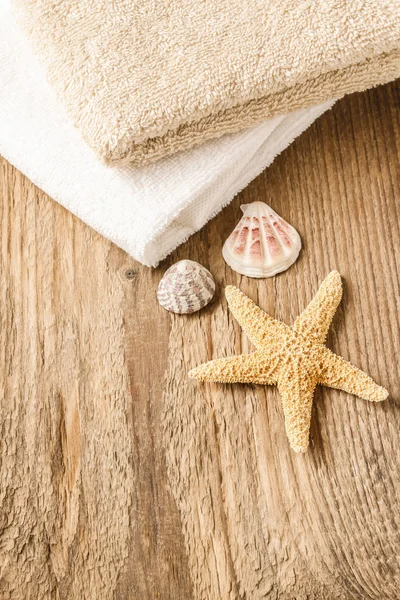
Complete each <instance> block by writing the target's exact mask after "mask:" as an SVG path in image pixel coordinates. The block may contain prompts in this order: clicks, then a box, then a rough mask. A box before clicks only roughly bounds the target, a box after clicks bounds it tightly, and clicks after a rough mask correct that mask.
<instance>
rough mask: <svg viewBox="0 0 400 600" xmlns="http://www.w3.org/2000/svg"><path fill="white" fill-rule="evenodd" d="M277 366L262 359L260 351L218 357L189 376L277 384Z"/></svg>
mask: <svg viewBox="0 0 400 600" xmlns="http://www.w3.org/2000/svg"><path fill="white" fill-rule="evenodd" d="M275 375H276V366H274V365H273V364H271V363H269V362H268V361H266V360H265V358H264V357H262V358H261V359H260V357H259V355H258V352H253V353H252V354H240V355H239V356H230V357H229V358H217V359H216V360H211V361H210V362H207V363H204V364H202V365H200V366H198V367H195V368H194V369H192V370H191V371H189V377H192V378H193V379H197V380H198V381H213V382H216V383H259V384H263V385H274V384H276V377H275Z"/></svg>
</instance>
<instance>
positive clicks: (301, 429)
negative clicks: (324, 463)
mask: <svg viewBox="0 0 400 600" xmlns="http://www.w3.org/2000/svg"><path fill="white" fill-rule="evenodd" d="M225 294H226V298H227V300H228V305H229V308H230V310H231V311H232V313H233V315H234V316H235V318H236V319H237V321H238V322H239V324H240V325H241V327H242V329H243V330H244V331H245V333H246V334H247V336H248V337H249V339H250V341H251V342H252V343H253V344H254V346H255V347H256V349H257V350H256V351H255V352H253V353H251V354H241V355H239V356H231V357H229V358H220V359H217V360H212V361H210V362H208V363H205V364H202V365H200V366H199V367H196V368H194V369H192V370H191V371H190V372H189V376H190V377H192V378H194V379H197V380H199V381H213V382H220V383H239V382H241V383H257V384H263V385H277V386H278V389H279V392H280V394H281V396H282V403H283V411H284V415H285V427H286V433H287V435H288V438H289V442H290V445H291V447H292V448H293V450H294V451H295V452H305V451H306V450H307V447H308V443H309V431H310V422H311V408H312V401H313V396H314V390H315V387H316V386H317V385H318V384H320V385H324V386H328V387H331V388H336V389H341V390H344V391H346V392H349V393H350V394H355V395H356V396H359V397H360V398H363V399H364V400H371V401H373V402H380V401H382V400H386V398H387V397H388V392H387V391H386V390H385V389H384V388H383V387H380V386H379V385H377V384H376V383H375V382H374V381H373V380H372V379H371V377H369V376H368V375H367V374H366V373H364V372H363V371H360V370H359V369H357V368H356V367H353V366H352V365H351V364H350V363H348V362H347V361H345V360H344V359H343V358H341V357H340V356H337V355H336V354H334V353H333V352H331V351H330V350H329V349H328V348H327V347H326V346H325V340H326V336H327V333H328V329H329V326H330V324H331V322H332V319H333V316H334V314H335V312H336V309H337V307H338V304H339V302H340V300H341V297H342V283H341V278H340V275H339V273H338V272H337V271H332V272H331V273H330V274H329V275H328V277H327V278H326V279H325V280H324V282H323V283H322V285H321V287H320V288H319V290H318V292H317V294H316V296H315V297H314V299H313V300H312V301H311V302H310V304H309V305H308V306H307V308H306V309H305V310H304V311H303V313H302V314H301V315H300V316H299V317H297V319H296V320H295V322H294V325H293V326H292V327H289V326H288V325H285V323H282V322H280V321H276V320H275V319H273V318H272V317H270V316H269V315H267V314H266V313H265V312H264V311H262V310H261V309H260V308H259V307H258V306H257V305H256V304H254V302H253V301H252V300H250V298H248V296H246V295H245V294H243V293H242V292H241V291H240V290H239V289H238V288H236V287H234V286H231V285H230V286H228V287H227V288H226V290H225Z"/></svg>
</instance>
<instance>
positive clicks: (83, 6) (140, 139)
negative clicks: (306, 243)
mask: <svg viewBox="0 0 400 600" xmlns="http://www.w3.org/2000/svg"><path fill="white" fill-rule="evenodd" d="M13 2H14V5H15V11H16V15H17V16H18V19H19V21H20V23H21V25H22V27H23V29H24V30H25V31H26V32H27V33H28V35H29V37H30V38H31V40H32V41H33V43H34V46H35V48H36V52H37V53H38V55H39V57H40V59H41V60H42V62H43V63H44V64H45V66H46V70H47V73H48V77H49V80H50V82H51V83H52V84H53V85H54V87H55V89H56V91H57V94H58V96H59V97H60V98H62V100H63V101H64V103H65V105H66V107H67V110H68V112H69V114H70V115H71V116H72V119H73V121H74V123H75V124H76V125H77V126H78V127H79V129H80V130H81V132H82V134H83V137H84V138H85V139H86V140H87V142H88V143H89V145H90V146H91V147H92V148H93V149H94V150H95V152H96V153H97V154H98V155H99V156H100V157H101V158H103V159H105V160H106V161H116V162H120V163H121V162H130V161H133V162H136V163H144V162H148V161H150V160H154V159H158V158H160V157H162V156H165V155H169V154H173V153H176V152H177V151H181V150H184V149H188V148H190V147H192V146H193V145H196V144H199V143H200V142H201V143H203V142H204V141H205V140H209V139H211V138H214V137H218V136H221V135H222V134H225V133H227V132H230V133H232V132H236V131H239V130H240V129H243V128H244V127H247V126H249V125H250V124H253V123H254V122H256V121H261V120H263V119H266V118H267V117H268V118H269V117H271V116H273V115H276V114H284V113H287V112H289V111H292V110H298V109H300V108H303V107H306V106H311V105H315V104H317V103H319V102H324V101H326V100H327V99H329V98H338V97H340V96H342V95H344V94H346V93H349V92H353V91H360V90H363V89H365V88H367V87H370V86H372V85H376V84H379V83H384V82H387V81H390V80H392V79H395V78H396V77H397V76H399V74H400V51H399V48H400V41H399V31H400V3H399V1H398V0H349V1H343V0H263V1H260V0H135V2H132V0H113V1H112V2H110V1H109V0H52V2H49V1H48V0H13Z"/></svg>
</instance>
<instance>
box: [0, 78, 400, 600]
mask: <svg viewBox="0 0 400 600" xmlns="http://www.w3.org/2000/svg"><path fill="white" fill-rule="evenodd" d="M398 109H399V88H398V86H396V84H392V85H390V86H385V87H381V88H377V89H376V90H372V91H369V92H367V93H364V94H358V95H354V96H352V97H349V98H346V99H344V100H342V101H340V102H339V103H337V105H336V106H335V107H334V109H333V110H332V111H331V112H330V113H328V114H326V115H324V116H323V117H322V118H321V119H319V120H318V121H317V122H316V123H315V124H314V125H313V126H312V127H311V128H310V129H309V130H308V131H307V132H306V133H305V134H303V135H302V136H301V137H300V138H299V139H298V140H296V142H295V143H294V144H292V146H290V148H289V149H288V150H286V152H284V153H283V155H281V156H280V157H278V159H276V161H275V162H274V164H273V165H272V166H271V167H270V168H269V169H268V170H266V171H265V172H264V173H263V174H262V175H260V176H259V177H258V178H257V179H256V180H255V181H253V182H252V183H251V184H250V185H249V186H248V187H247V188H246V189H245V190H244V191H243V192H242V193H241V194H240V195H239V197H238V198H237V199H235V201H234V202H233V203H232V204H231V205H230V206H229V207H228V208H227V209H225V210H224V211H223V212H222V213H221V214H220V215H219V216H218V217H217V218H215V219H214V220H213V221H211V222H210V223H209V224H208V225H207V226H206V227H205V228H204V229H203V230H202V231H201V232H200V233H199V234H196V235H195V236H193V237H192V238H191V239H190V240H189V241H188V242H187V243H186V244H185V245H184V246H182V247H181V248H180V249H178V250H177V251H176V252H175V253H174V255H173V256H172V257H170V259H168V261H165V262H164V263H163V264H162V265H161V266H160V268H159V269H156V270H150V269H147V268H145V267H142V266H140V265H138V264H136V263H135V262H134V261H133V260H132V259H130V258H129V257H128V256H127V255H126V254H125V253H124V252H123V251H122V250H119V249H118V248H116V247H115V246H114V245H113V244H111V243H110V242H108V241H106V240H105V239H103V238H102V237H100V236H99V235H97V234H96V233H94V232H93V231H92V230H91V229H89V228H88V227H86V226H85V225H84V224H82V223H81V222H80V221H79V220H78V219H76V218H75V217H73V216H72V215H70V214H69V213H68V212H67V211H65V210H64V209H63V208H61V207H60V206H58V205H57V204H56V203H54V202H53V201H51V200H50V199H49V198H48V197H47V196H46V195H45V194H43V193H42V192H40V191H39V190H38V189H37V188H35V187H34V186H33V185H32V184H31V183H30V182H29V181H28V180H27V179H26V178H25V177H23V176H22V175H21V174H20V173H18V172H17V171H16V170H15V169H13V168H12V167H11V166H10V165H8V164H7V163H6V162H5V161H4V160H2V161H1V175H0V177H1V179H0V186H1V187H0V190H1V192H0V193H1V200H2V201H1V205H0V223H1V268H0V296H1V307H2V308H1V312H0V319H1V326H0V373H1V376H2V381H1V383H2V385H1V387H0V389H1V392H0V394H1V403H0V426H1V439H0V483H1V485H0V505H1V508H0V598H1V600H3V599H4V600H19V599H24V600H25V599H30V598H32V599H33V598H34V599H37V598H40V599H45V600H47V599H49V600H50V599H51V600H53V599H57V600H66V599H68V600H75V599H76V600H78V599H79V600H81V599H96V600H97V599H99V598H101V599H102V600H103V599H105V600H107V599H109V598H110V599H111V598H112V599H114V600H128V599H135V600H153V599H157V598H158V599H162V600H169V599H171V600H198V599H207V600H208V599H210V600H220V599H221V600H225V599H229V600H231V599H232V600H233V599H235V600H236V599H246V600H250V599H251V600H253V599H254V600H258V599H260V598H268V599H278V598H279V599H296V600H303V599H304V600H305V599H306V598H308V599H313V598H314V599H320V598H321V599H322V598H323V599H325V600H331V599H332V600H333V599H338V598H340V599H346V600H357V599H367V600H375V599H376V600H378V599H379V600H382V599H388V600H392V599H397V598H399V592H398V590H399V589H400V561H399V547H400V535H399V527H400V510H399V490H400V482H399V480H400V475H399V468H398V465H399V459H400V450H399V448H400V416H399V414H400V413H399V402H400V382H399V367H400V364H399V358H398V356H399V352H398V350H399V344H400V322H399V314H400V283H399V273H400V264H399V263H400V252H399V242H400V225H399V216H400V208H399V206H398V196H399V188H400V186H399V179H400V178H399V155H400V117H399V110H398ZM254 200H265V201H267V202H269V203H270V204H272V206H273V207H274V208H275V210H277V212H278V213H280V214H281V215H282V216H283V217H284V218H286V219H287V220H289V221H290V222H291V223H292V224H293V225H294V226H295V227H296V228H297V229H298V231H299V232H300V234H301V236H302V239H303V243H304V245H303V250H302V252H301V255H300V259H299V260H298V262H297V263H296V264H295V265H294V266H293V267H292V268H291V269H290V270H288V271H287V272H286V273H283V274H281V275H280V276H278V277H276V278H273V279H271V280H264V281H256V280H250V279H247V278H246V277H241V276H239V275H237V274H235V273H233V272H232V271H231V270H230V269H229V268H228V267H227V266H226V265H225V264H224V262H223V260H222V258H221V246H222V243H223V240H224V239H225V238H226V237H227V235H228V234H229V232H230V231H231V230H232V228H233V226H234V225H235V223H236V221H237V220H238V218H239V215H240V210H239V205H240V204H241V203H243V202H251V201H254ZM180 258H191V259H193V260H198V261H199V262H201V263H202V264H204V265H205V266H206V267H207V268H209V269H210V270H211V272H212V273H213V274H214V276H215V278H216V281H217V293H216V298H215V300H214V301H213V303H212V304H211V305H210V306H209V307H207V308H206V309H204V310H203V311H202V312H201V313H198V314H195V315H193V316H190V317H179V316H174V315H170V314H168V313H166V312H165V311H164V310H163V309H161V308H160V307H159V306H158V305H157V303H156V300H155V289H156V286H157V283H158V281H159V279H160V278H161V276H162V274H163V272H164V271H165V269H166V268H167V267H168V266H169V265H170V264H171V263H172V262H175V261H176V260H178V259H180ZM332 268H337V269H338V270H339V271H340V273H341V274H342V276H343V278H344V297H343V300H342V303H341V307H340V309H339V311H338V313H337V314H336V317H335V320H334V322H333V326H332V328H331V333H330V337H329V339H328V345H329V346H330V347H331V348H332V349H333V350H334V351H335V352H337V353H339V354H342V355H343V356H344V357H345V358H347V359H349V360H351V361H352V362H353V363H354V364H356V365H357V366H359V367H360V368H362V369H364V370H366V371H367V372H368V373H369V374H370V375H371V376H373V377H374V378H375V379H376V381H378V382H379V383H381V384H383V385H385V387H387V388H388V389H389V391H390V395H391V397H390V400H389V401H388V402H386V403H383V404H380V405H373V404H369V403H366V402H363V401H361V400H357V399H355V398H354V397H352V396H349V395H346V394H344V393H341V392H338V391H335V390H330V389H329V390H328V389H317V392H316V397H315V404H314V410H313V418H312V436H311V438H312V439H311V447H310V450H309V452H308V453H307V454H306V455H295V454H294V453H292V452H291V451H290V449H289V446H288V443H287V440H286V437H285V432H284V424H283V415H282V408H281V404H280V398H279V396H278V393H277V392H276V390H275V389H273V388H262V387H259V386H254V387H252V386H240V385H235V386H217V385H199V384H197V383H196V382H193V381H190V380H188V379H187V371H188V369H189V368H190V367H192V366H194V365H196V364H198V363H200V362H203V361H204V360H206V359H210V358H214V357H217V356H224V355H227V354H228V353H239V352H246V351H248V350H250V349H251V347H250V344H249V342H248V341H247V339H246V337H245V336H244V335H243V334H242V333H241V331H240V328H239V327H238V325H237V323H236V322H235V321H234V319H233V317H232V316H231V315H230V314H229V312H228V311H227V307H226V302H225V300H224V299H223V288H224V286H225V285H226V284H229V283H234V284H236V285H239V287H240V288H241V289H242V290H243V291H244V292H246V293H247V294H248V295H250V296H251V297H252V298H253V299H254V300H255V301H257V302H258V303H259V304H260V306H262V307H263V308H264V309H265V310H267V311H268V312H269V313H270V314H272V315H274V316H276V317H277V318H279V319H281V320H284V321H286V322H288V323H291V322H293V320H294V318H295V317H296V315H297V314H298V313H299V312H300V311H301V310H302V309H303V308H304V306H305V305H306V304H307V302H308V301H309V300H310V299H311V298H312V296H313V295H314V293H315V291H316V289H317V287H318V284H319V283H320V282H321V281H322V279H323V278H324V276H325V275H326V274H327V273H328V272H329V270H330V269H332ZM165 373H166V379H165ZM167 473H168V475H169V480H168V477H167Z"/></svg>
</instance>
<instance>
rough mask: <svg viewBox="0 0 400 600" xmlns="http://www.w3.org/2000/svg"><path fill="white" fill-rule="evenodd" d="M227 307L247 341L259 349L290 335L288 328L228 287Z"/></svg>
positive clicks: (240, 293)
mask: <svg viewBox="0 0 400 600" xmlns="http://www.w3.org/2000/svg"><path fill="white" fill-rule="evenodd" d="M225 295H226V298H227V300H228V306H229V309H230V310H231V312H232V314H233V315H234V317H235V319H236V320H237V321H238V323H239V325H240V326H241V327H242V329H243V331H244V332H245V333H246V335H247V337H248V338H249V340H250V341H251V342H252V344H254V346H256V347H257V348H259V349H264V350H265V349H268V348H271V346H273V345H274V342H278V343H279V340H281V341H282V339H283V338H284V337H286V336H287V335H289V334H291V330H290V327H289V326H288V325H285V324H284V323H281V322H280V321H277V320H276V319H273V318H272V317H270V316H269V315H267V313H265V312H264V311H263V310H261V308H259V307H258V306H257V304H255V303H254V302H253V301H252V300H250V298H249V297H248V296H246V294H243V292H241V291H240V290H239V289H238V288H237V287H235V286H233V285H228V286H227V287H226V289H225Z"/></svg>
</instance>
